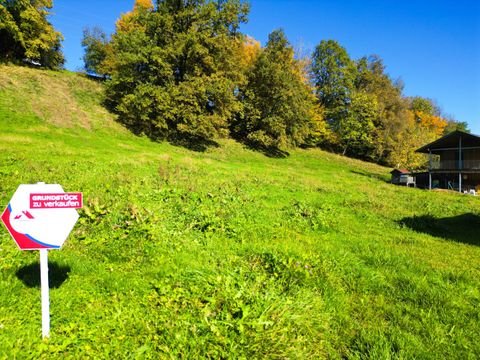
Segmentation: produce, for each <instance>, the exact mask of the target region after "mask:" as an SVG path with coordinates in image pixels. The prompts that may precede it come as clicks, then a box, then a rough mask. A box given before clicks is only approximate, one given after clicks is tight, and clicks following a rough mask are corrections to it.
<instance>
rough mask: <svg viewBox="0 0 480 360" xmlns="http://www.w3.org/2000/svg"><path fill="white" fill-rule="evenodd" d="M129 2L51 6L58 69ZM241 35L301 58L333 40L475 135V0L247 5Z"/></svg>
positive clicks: (478, 31) (261, 0)
mask: <svg viewBox="0 0 480 360" xmlns="http://www.w3.org/2000/svg"><path fill="white" fill-rule="evenodd" d="M133 2H134V1H133V0H100V1H99V0H84V1H81V2H80V1H73V0H72V1H70V0H66V1H60V0H56V1H54V8H53V10H52V11H53V13H54V14H53V15H52V17H51V18H50V20H51V21H52V23H53V24H54V26H55V27H56V28H57V29H58V30H59V31H61V32H62V33H63V35H64V37H65V40H64V42H63V50H64V53H65V56H66V59H67V63H66V67H67V69H70V70H77V69H79V68H81V67H82V60H81V58H82V55H83V50H82V47H81V45H80V42H81V37H82V29H83V28H84V27H85V26H90V27H91V26H95V25H98V26H100V27H102V28H103V29H104V30H105V31H107V32H112V31H113V29H114V24H115V21H116V19H117V18H118V17H119V15H120V14H121V13H123V12H126V11H129V10H130V9H131V8H132V5H133ZM250 4H251V12H250V16H249V23H248V24H246V25H244V26H243V27H242V31H243V32H244V33H246V34H248V35H250V36H253V37H254V38H256V39H258V40H260V41H261V42H262V44H265V42H266V40H267V37H268V34H269V33H270V32H271V31H272V30H274V29H277V28H280V27H281V28H283V29H284V30H285V32H286V34H287V36H288V38H289V40H290V42H291V43H292V44H293V45H294V46H295V47H296V48H299V49H302V50H303V51H304V52H309V51H312V50H313V49H314V47H315V46H316V45H317V44H318V43H319V42H320V41H321V40H324V39H334V40H337V41H338V42H339V43H340V44H341V45H342V46H344V47H345V48H346V49H347V51H348V52H349V54H350V56H351V57H352V58H354V59H357V58H359V57H361V56H364V55H370V54H377V55H379V56H380V57H381V58H382V59H383V60H384V63H385V65H386V66H387V72H388V73H389V74H390V76H391V77H392V78H394V79H397V78H401V79H402V80H403V82H404V83H405V90H404V94H405V95H406V96H415V95H419V96H423V97H429V98H432V99H434V100H436V101H437V103H438V105H440V107H441V108H442V110H443V111H444V112H445V113H447V114H451V115H452V116H454V117H455V118H456V119H457V120H460V121H467V122H468V123H469V126H470V129H471V130H472V132H473V133H476V134H480V0H342V1H340V0H296V1H295V0H251V1H250Z"/></svg>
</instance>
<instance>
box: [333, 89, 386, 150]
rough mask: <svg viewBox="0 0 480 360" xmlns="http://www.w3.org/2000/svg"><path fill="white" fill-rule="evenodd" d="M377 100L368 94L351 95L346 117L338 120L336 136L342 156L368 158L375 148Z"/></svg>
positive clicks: (377, 113) (377, 114) (377, 115)
mask: <svg viewBox="0 0 480 360" xmlns="http://www.w3.org/2000/svg"><path fill="white" fill-rule="evenodd" d="M378 107H379V106H378V102H377V99H376V98H375V97H374V96H373V95H371V94H368V93H362V92H358V93H357V92H356V93H353V94H352V98H351V105H350V106H349V109H348V113H347V115H346V116H345V117H344V118H342V119H341V120H340V124H339V129H338V135H339V141H340V146H341V147H342V148H343V154H344V155H345V154H348V155H351V156H352V155H353V156H355V157H363V158H369V157H370V156H371V154H372V153H373V150H374V148H375V140H376V139H375V124H376V123H377V122H378V118H379V110H378Z"/></svg>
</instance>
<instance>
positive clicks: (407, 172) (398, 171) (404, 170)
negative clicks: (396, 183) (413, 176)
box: [390, 169, 410, 174]
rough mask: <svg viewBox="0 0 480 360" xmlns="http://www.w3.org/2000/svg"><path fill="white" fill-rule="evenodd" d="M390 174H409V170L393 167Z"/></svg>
mask: <svg viewBox="0 0 480 360" xmlns="http://www.w3.org/2000/svg"><path fill="white" fill-rule="evenodd" d="M390 174H410V171H408V170H406V169H393V170H392V171H390Z"/></svg>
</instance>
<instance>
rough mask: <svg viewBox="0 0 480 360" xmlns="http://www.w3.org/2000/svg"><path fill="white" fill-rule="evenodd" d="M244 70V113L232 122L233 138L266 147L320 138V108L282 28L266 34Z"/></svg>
mask: <svg viewBox="0 0 480 360" xmlns="http://www.w3.org/2000/svg"><path fill="white" fill-rule="evenodd" d="M247 70H248V73H247V83H246V85H245V87H244V88H242V89H240V99H241V101H242V104H243V106H244V108H243V113H242V114H241V115H239V117H238V119H237V121H236V122H235V123H234V124H233V132H234V134H235V136H236V137H239V138H241V139H243V140H246V141H247V142H249V143H250V144H252V145H254V146H258V147H261V148H265V149H270V148H274V149H288V148H289V147H295V146H299V145H303V144H306V143H308V142H314V141H319V139H318V137H319V136H320V135H321V134H322V132H325V125H324V124H323V119H322V116H321V115H322V113H321V109H320V107H319V106H318V105H317V104H316V103H315V102H316V101H315V97H314V95H313V92H312V89H311V88H310V86H309V85H308V84H307V83H305V81H304V80H303V78H302V75H303V73H302V67H301V63H300V62H299V61H297V60H296V59H295V58H294V52H293V48H292V47H291V45H290V44H289V42H288V40H287V38H286V37H285V34H284V32H283V31H282V30H276V31H274V32H272V33H271V34H270V35H269V38H268V43H267V45H266V47H265V48H264V49H262V51H261V52H260V54H259V55H258V56H257V57H256V58H255V61H254V63H253V65H252V66H251V67H247ZM316 137H317V139H316Z"/></svg>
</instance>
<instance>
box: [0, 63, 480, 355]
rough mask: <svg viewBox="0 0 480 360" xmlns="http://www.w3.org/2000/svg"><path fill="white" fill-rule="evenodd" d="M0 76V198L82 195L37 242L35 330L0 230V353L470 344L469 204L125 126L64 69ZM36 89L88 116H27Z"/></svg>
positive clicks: (341, 350) (391, 349)
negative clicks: (71, 223)
mask: <svg viewBox="0 0 480 360" xmlns="http://www.w3.org/2000/svg"><path fill="white" fill-rule="evenodd" d="M0 84H1V86H0V137H1V141H0V148H1V150H2V151H0V174H1V177H2V181H1V183H0V204H3V206H5V205H6V204H7V203H8V201H9V199H10V198H11V195H12V194H13V192H14V191H15V189H16V188H17V187H18V185H19V184H21V183H36V182H38V181H45V182H47V183H59V184H61V185H62V186H63V188H64V189H65V190H66V191H82V192H83V194H84V199H85V207H84V209H82V211H81V212H80V220H79V222H78V223H77V224H76V225H75V227H74V229H73V232H72V234H71V235H70V237H69V239H67V241H66V243H65V246H64V247H63V248H62V249H61V250H58V251H51V252H50V253H49V259H50V269H51V271H50V274H49V275H50V278H51V279H52V280H55V282H54V284H55V286H56V287H55V288H52V289H51V290H50V301H51V313H52V318H51V320H52V323H51V326H52V332H51V338H50V339H49V340H48V341H42V340H41V327H40V324H41V316H40V294H39V293H40V290H39V288H38V283H39V279H38V273H37V274H35V272H34V271H33V270H34V269H35V268H37V269H38V253H37V252H20V251H18V249H17V247H16V245H15V244H14V243H13V241H12V240H11V238H10V235H9V234H8V232H7V231H6V230H5V229H4V228H3V227H2V229H1V231H0V253H1V257H2V261H1V262H0V293H1V294H2V296H0V358H2V359H3V358H6V359H15V358H18V359H25V358H26V359H52V358H62V359H84V358H100V359H103V358H109V359H123V358H139V359H144V358H145V359H157V358H186V359H203V358H225V359H242V358H246V359H255V358H265V359H279V358H281V359H287V358H292V359H295V358H299V359H323V358H339V359H342V358H352V359H369V358H374V359H392V358H403V359H412V358H422V359H474V358H476V357H477V354H479V353H480V343H479V342H478V323H479V321H480V319H479V315H480V314H479V311H478V304H479V302H480V292H479V289H480V243H479V240H478V230H477V229H478V224H479V222H480V203H479V201H478V198H475V197H473V196H470V197H469V196H463V195H459V194H456V193H448V192H428V191H423V190H418V189H412V188H405V187H396V186H392V185H390V184H388V183H387V180H388V178H389V171H390V170H391V169H389V168H384V167H381V166H378V165H375V164H371V163H365V162H361V161H358V160H354V159H349V158H347V157H343V156H338V155H335V154H332V153H328V152H323V151H321V150H318V149H309V150H298V149H295V150H291V156H290V157H288V158H285V159H271V158H268V157H265V156H263V155H262V154H258V153H256V152H253V151H250V150H248V149H245V148H244V147H242V146H241V145H239V144H238V143H236V142H233V141H230V140H221V141H220V144H221V146H220V147H218V148H210V149H208V150H207V151H206V152H204V153H198V152H193V151H189V150H187V149H184V148H179V147H175V146H171V145H170V144H168V143H155V142H152V141H149V140H148V139H146V138H139V137H136V136H132V135H131V134H130V133H129V132H127V131H121V127H120V126H116V124H115V122H114V118H115V117H114V116H113V115H111V114H108V113H103V115H102V112H101V99H102V95H101V91H100V87H101V86H102V84H99V83H97V82H92V81H88V80H87V79H85V78H84V77H82V76H80V75H77V74H72V73H68V72H60V73H59V72H55V73H53V72H50V71H43V70H37V71H35V70H33V69H25V68H18V67H9V66H2V67H1V69H0ZM52 84H53V85H55V87H59V88H60V89H61V90H62V91H63V92H64V95H65V96H66V98H68V99H77V102H75V103H72V104H70V103H68V109H67V110H64V109H63V104H60V103H50V104H51V110H52V112H54V113H55V112H64V113H68V114H74V113H77V112H82V113H85V114H86V116H87V117H88V118H91V119H97V118H99V119H98V120H99V121H98V122H96V123H94V124H92V126H91V127H90V128H83V127H80V126H78V124H75V123H73V124H72V123H68V124H59V125H52V124H51V122H50V120H51V118H50V117H51V116H52V114H49V113H46V114H42V113H41V112H38V113H36V112H34V110H37V109H36V108H35V107H34V106H35V104H37V103H46V102H48V101H53V100H52V99H50V98H51V95H50V92H49V91H47V90H48V89H50V88H49V86H51V85H52ZM62 84H63V85H62ZM60 85H62V86H60ZM36 89H44V90H41V91H38V90H37V96H36V97H35V99H34V100H35V103H34V100H33V99H32V98H34V97H33V96H31V94H32V93H33V92H34V91H35V90H36ZM26 92H27V93H26ZM68 110H70V111H68ZM101 115H102V116H103V117H101ZM71 116H73V115H71ZM46 119H47V120H48V122H47V121H46ZM100 120H101V121H100ZM26 275H29V276H26ZM35 275H37V276H36V277H35ZM27 280H28V281H27ZM52 285H53V284H52Z"/></svg>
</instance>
